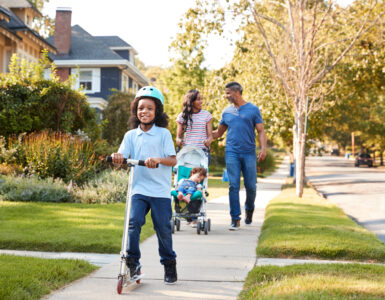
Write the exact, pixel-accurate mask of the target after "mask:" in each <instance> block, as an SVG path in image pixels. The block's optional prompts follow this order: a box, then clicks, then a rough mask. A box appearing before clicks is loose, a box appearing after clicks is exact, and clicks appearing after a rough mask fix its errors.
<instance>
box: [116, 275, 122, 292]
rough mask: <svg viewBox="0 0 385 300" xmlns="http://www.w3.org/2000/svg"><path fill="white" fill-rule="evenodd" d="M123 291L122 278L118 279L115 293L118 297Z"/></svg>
mask: <svg viewBox="0 0 385 300" xmlns="http://www.w3.org/2000/svg"><path fill="white" fill-rule="evenodd" d="M122 290H123V276H119V277H118V285H117V286H116V291H117V292H118V294H119V295H120V294H121V293H122Z"/></svg>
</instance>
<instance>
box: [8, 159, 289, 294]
mask: <svg viewBox="0 0 385 300" xmlns="http://www.w3.org/2000/svg"><path fill="white" fill-rule="evenodd" d="M287 175H288V159H285V160H284V162H283V164H282V165H281V167H280V168H279V169H278V171H277V172H276V173H275V174H273V175H272V176H270V177H268V178H266V179H259V180H258V193H257V194H258V195H257V200H256V209H255V212H254V217H253V219H254V222H253V223H252V225H250V226H246V225H244V222H243V220H242V223H241V229H240V230H239V231H229V230H228V227H229V225H230V216H229V207H228V197H227V196H226V197H221V198H218V199H215V200H213V201H210V202H209V203H208V205H207V215H208V217H209V218H211V224H212V225H211V231H210V232H209V234H208V235H204V234H200V235H198V234H197V233H196V229H195V228H191V227H190V226H187V225H186V223H185V222H182V225H181V231H178V232H176V233H175V234H174V235H173V238H174V249H175V252H176V253H177V256H178V257H177V269H178V282H177V284H176V285H171V286H170V285H165V284H164V283H163V274H164V273H163V266H162V265H161V264H160V262H159V256H158V244H157V238H156V236H153V237H151V238H149V239H147V240H146V241H144V242H143V243H142V244H141V252H142V258H141V263H142V266H143V267H142V271H143V273H144V274H145V278H144V279H142V283H141V284H140V285H136V284H135V285H133V287H132V289H131V290H128V289H127V288H125V289H124V290H123V293H122V295H118V294H117V292H116V285H117V275H118V272H119V260H120V259H119V256H118V255H116V258H115V256H113V255H107V256H105V260H103V255H99V256H98V255H97V254H79V253H77V254H76V255H74V257H76V258H82V259H87V260H89V261H91V262H94V263H95V261H97V262H98V264H99V265H104V266H103V267H102V268H100V269H99V270H98V271H96V272H94V273H92V274H91V275H89V276H87V277H85V278H82V279H80V280H78V281H76V282H74V283H72V284H70V285H69V286H67V287H65V288H62V289H61V290H59V291H56V292H54V293H52V294H50V295H48V296H46V297H44V298H43V299H50V300H64V299H65V300H69V299H71V300H87V299H90V300H91V299H92V300H97V299H100V300H106V299H122V298H123V297H124V296H128V295H129V297H130V299H170V298H172V299H199V298H200V299H236V298H237V295H238V294H239V292H240V291H241V290H242V287H243V283H244V280H245V278H246V276H247V273H248V272H249V271H250V270H251V269H252V268H253V266H254V265H255V263H256V253H255V249H256V245H257V239H258V235H259V233H260V229H261V226H262V223H263V219H264V212H265V207H266V205H267V203H268V202H269V201H270V200H271V199H272V198H273V197H275V196H276V195H278V194H279V193H280V191H281V186H282V184H283V183H284V182H285V178H286V177H287ZM241 199H242V201H241V202H244V199H245V193H244V192H241ZM242 217H243V216H242ZM21 252H23V251H21ZM13 254H16V253H13ZM19 254H20V255H23V254H22V253H19ZM24 255H26V253H24ZM37 255H38V256H39V255H40V257H43V256H42V254H41V253H37ZM79 255H80V256H81V257H79ZM87 255H89V257H87ZM70 256H71V255H70V254H67V255H66V257H70ZM60 258H63V256H61V257H60ZM111 260H113V261H112V262H111Z"/></svg>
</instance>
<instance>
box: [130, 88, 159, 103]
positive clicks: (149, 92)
mask: <svg viewBox="0 0 385 300" xmlns="http://www.w3.org/2000/svg"><path fill="white" fill-rule="evenodd" d="M145 97H149V98H154V99H158V100H159V101H160V102H161V103H162V105H164V97H163V95H162V93H161V92H160V91H159V90H158V89H157V88H156V87H154V86H145V87H142V88H141V89H140V90H139V91H138V92H137V93H136V96H135V99H137V98H145Z"/></svg>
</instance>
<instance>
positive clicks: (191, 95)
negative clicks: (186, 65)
mask: <svg viewBox="0 0 385 300" xmlns="http://www.w3.org/2000/svg"><path fill="white" fill-rule="evenodd" d="M198 95H199V91H198V90H189V91H188V92H187V93H186V95H185V96H184V99H183V111H182V118H183V131H184V132H185V131H186V130H187V124H188V121H189V120H190V126H192V122H193V120H192V115H193V102H194V101H195V100H196V99H197V98H198Z"/></svg>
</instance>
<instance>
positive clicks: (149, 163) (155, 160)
mask: <svg viewBox="0 0 385 300" xmlns="http://www.w3.org/2000/svg"><path fill="white" fill-rule="evenodd" d="M159 163H160V157H150V158H147V159H146V161H145V162H144V164H145V165H146V167H147V168H150V169H155V168H156V166H157V165H158V164H159Z"/></svg>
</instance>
